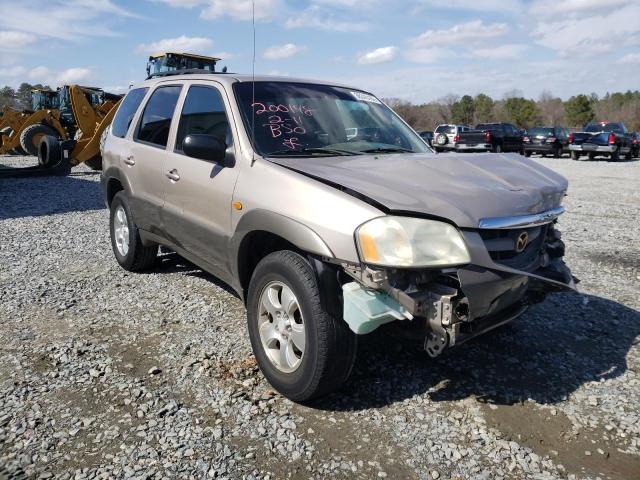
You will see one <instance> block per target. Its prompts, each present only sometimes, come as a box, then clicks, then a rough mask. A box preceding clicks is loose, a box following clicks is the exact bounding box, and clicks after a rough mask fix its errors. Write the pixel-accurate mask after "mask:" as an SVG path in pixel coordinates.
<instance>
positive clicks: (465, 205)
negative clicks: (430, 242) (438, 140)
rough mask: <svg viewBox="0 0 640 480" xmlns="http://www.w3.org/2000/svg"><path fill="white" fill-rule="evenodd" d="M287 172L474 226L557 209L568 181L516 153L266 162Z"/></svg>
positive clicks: (392, 207)
mask: <svg viewBox="0 0 640 480" xmlns="http://www.w3.org/2000/svg"><path fill="white" fill-rule="evenodd" d="M269 161H271V162H273V163H276V164H278V165H281V166H283V167H287V168H289V169H291V170H294V171H297V172H300V173H302V174H305V175H308V176H311V177H314V178H316V179H318V180H320V181H323V180H324V181H327V182H330V183H333V184H337V185H340V186H342V187H345V188H347V189H349V190H351V191H354V192H357V193H359V194H360V195H363V196H365V197H368V198H370V199H372V200H373V201H375V202H377V203H378V204H380V205H382V206H384V208H386V209H387V210H389V211H390V212H407V213H410V212H415V213H419V214H424V215H430V216H435V217H441V218H445V219H448V220H450V221H452V222H453V223H455V224H456V225H457V226H459V227H462V228H478V224H479V222H480V219H482V218H492V217H508V216H519V215H528V214H533V213H540V212H544V211H546V210H550V209H553V208H556V207H558V206H559V205H560V202H561V201H562V197H563V196H564V194H565V192H566V190H567V185H568V184H567V180H566V179H565V178H564V177H563V176H561V175H559V174H557V173H555V172H553V171H552V170H550V169H548V168H545V167H543V166H541V165H540V164H538V163H536V162H534V161H532V160H528V159H526V158H525V157H523V156H520V155H517V154H499V153H482V154H458V153H451V154H439V155H435V154H431V153H426V154H406V155H405V154H388V155H387V154H385V155H362V156H349V157H313V158H270V159H269Z"/></svg>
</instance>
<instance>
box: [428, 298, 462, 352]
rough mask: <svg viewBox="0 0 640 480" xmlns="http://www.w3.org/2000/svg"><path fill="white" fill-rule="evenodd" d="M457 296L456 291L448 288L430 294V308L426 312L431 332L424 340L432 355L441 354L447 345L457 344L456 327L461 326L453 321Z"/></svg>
mask: <svg viewBox="0 0 640 480" xmlns="http://www.w3.org/2000/svg"><path fill="white" fill-rule="evenodd" d="M438 293H439V294H438ZM455 296H456V295H455V291H453V292H452V291H447V290H445V291H441V292H437V293H436V292H431V294H430V295H429V297H430V298H429V301H428V310H427V311H426V312H425V313H426V314H427V323H428V326H429V333H428V334H427V336H426V338H425V340H424V349H425V351H426V352H427V354H428V355H429V356H430V357H437V356H439V355H440V354H442V352H444V350H445V349H446V348H447V347H449V346H453V345H454V344H455V341H456V331H457V330H458V328H456V327H458V326H459V325H456V324H455V323H454V322H453V321H452V320H453V317H454V308H453V299H454V297H455Z"/></svg>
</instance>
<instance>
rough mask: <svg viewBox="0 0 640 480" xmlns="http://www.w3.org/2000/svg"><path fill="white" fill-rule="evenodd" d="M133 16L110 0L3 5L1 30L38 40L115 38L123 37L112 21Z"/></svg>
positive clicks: (60, 0)
mask: <svg viewBox="0 0 640 480" xmlns="http://www.w3.org/2000/svg"><path fill="white" fill-rule="evenodd" d="M134 16H135V15H134V14H133V13H131V12H129V11H128V10H125V9H123V8H121V7H118V6H117V5H115V4H114V3H113V2H111V1H108V0H97V1H93V0H91V1H89V0H50V1H48V2H0V27H4V28H7V29H10V30H16V31H20V32H24V33H27V34H31V35H34V36H36V37H38V38H41V37H47V38H58V39H65V40H71V39H79V38H83V37H116V36H120V35H121V33H120V32H119V31H117V30H113V29H112V28H111V26H110V24H111V21H110V20H111V19H112V18H114V17H134Z"/></svg>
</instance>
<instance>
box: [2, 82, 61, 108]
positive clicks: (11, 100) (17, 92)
mask: <svg viewBox="0 0 640 480" xmlns="http://www.w3.org/2000/svg"><path fill="white" fill-rule="evenodd" d="M35 89H49V90H50V89H51V88H50V87H49V86H48V85H42V84H40V83H36V84H34V85H32V84H30V83H26V82H23V83H21V84H20V86H19V87H18V88H13V87H10V86H8V85H7V86H4V87H2V88H0V110H2V109H3V108H4V107H5V105H9V106H10V107H12V108H15V109H17V110H30V109H31V90H35Z"/></svg>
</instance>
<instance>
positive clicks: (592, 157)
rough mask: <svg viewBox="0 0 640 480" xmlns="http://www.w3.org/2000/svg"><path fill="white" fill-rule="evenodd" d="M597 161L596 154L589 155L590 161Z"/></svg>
mask: <svg viewBox="0 0 640 480" xmlns="http://www.w3.org/2000/svg"><path fill="white" fill-rule="evenodd" d="M595 159H596V154H595V153H593V152H591V153H589V160H595Z"/></svg>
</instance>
